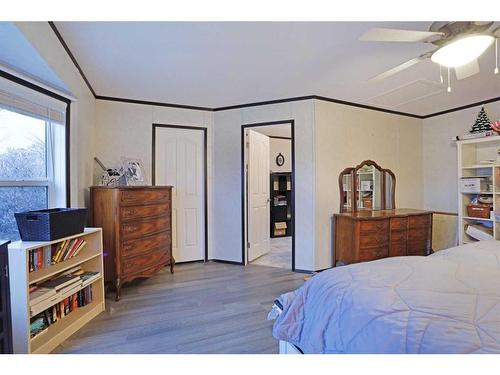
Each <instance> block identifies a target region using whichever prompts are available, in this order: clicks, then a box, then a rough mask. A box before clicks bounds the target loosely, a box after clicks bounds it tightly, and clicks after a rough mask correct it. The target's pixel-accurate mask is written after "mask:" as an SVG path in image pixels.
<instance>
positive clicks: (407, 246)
mask: <svg viewBox="0 0 500 375" xmlns="http://www.w3.org/2000/svg"><path fill="white" fill-rule="evenodd" d="M334 216H335V224H334V239H335V240H334V251H333V259H334V263H333V264H334V266H335V265H344V264H350V263H358V262H366V261H370V260H376V259H381V258H386V257H391V256H406V255H422V256H423V255H428V254H430V252H431V239H432V212H430V211H421V210H414V209H393V210H378V211H371V210H366V211H355V212H351V213H341V214H335V215H334Z"/></svg>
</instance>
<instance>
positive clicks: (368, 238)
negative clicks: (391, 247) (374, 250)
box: [359, 231, 389, 248]
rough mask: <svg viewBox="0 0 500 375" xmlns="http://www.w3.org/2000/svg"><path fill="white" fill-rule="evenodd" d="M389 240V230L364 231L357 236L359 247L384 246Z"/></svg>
mask: <svg viewBox="0 0 500 375" xmlns="http://www.w3.org/2000/svg"><path fill="white" fill-rule="evenodd" d="M388 242H389V232H387V231H380V232H370V233H364V234H362V235H361V236H360V237H359V247H361V248H365V247H374V246H384V245H387V243H388Z"/></svg>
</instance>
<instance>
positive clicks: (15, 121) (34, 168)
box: [0, 107, 47, 180]
mask: <svg viewBox="0 0 500 375" xmlns="http://www.w3.org/2000/svg"><path fill="white" fill-rule="evenodd" d="M40 178H47V147H46V122H45V121H44V120H40V119H37V118H34V117H30V116H25V115H22V114H19V113H16V112H13V111H9V110H7V109H3V108H1V107H0V180H31V179H40Z"/></svg>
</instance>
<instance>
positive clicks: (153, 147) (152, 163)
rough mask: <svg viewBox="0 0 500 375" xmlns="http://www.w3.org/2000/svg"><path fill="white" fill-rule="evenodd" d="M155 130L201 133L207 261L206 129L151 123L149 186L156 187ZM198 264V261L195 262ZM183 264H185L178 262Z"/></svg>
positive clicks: (205, 258)
mask: <svg viewBox="0 0 500 375" xmlns="http://www.w3.org/2000/svg"><path fill="white" fill-rule="evenodd" d="M157 128H174V129H184V130H193V131H202V132H203V159H204V160H203V190H204V191H203V200H204V203H203V205H204V215H205V228H204V232H205V256H204V261H205V262H207V261H208V181H207V165H208V160H207V154H208V150H207V128H205V127H202V126H189V125H173V124H159V123H153V137H152V159H151V184H152V185H153V186H155V185H156V181H155V179H156V177H155V173H156V172H155V169H156V129H157ZM195 262H198V261H195ZM180 263H185V262H180Z"/></svg>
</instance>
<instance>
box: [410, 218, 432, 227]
mask: <svg viewBox="0 0 500 375" xmlns="http://www.w3.org/2000/svg"><path fill="white" fill-rule="evenodd" d="M430 224H431V216H430V215H418V216H410V217H409V218H408V227H409V228H412V229H413V228H426V227H430Z"/></svg>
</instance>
